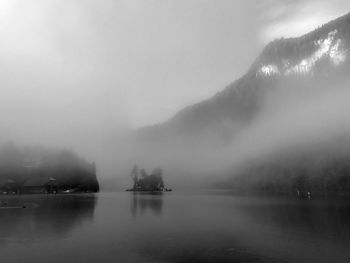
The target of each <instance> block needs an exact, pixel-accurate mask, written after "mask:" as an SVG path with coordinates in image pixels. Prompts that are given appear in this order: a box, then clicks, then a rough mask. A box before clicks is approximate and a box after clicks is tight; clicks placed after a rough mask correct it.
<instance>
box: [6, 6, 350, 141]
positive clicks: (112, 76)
mask: <svg viewBox="0 0 350 263" xmlns="http://www.w3.org/2000/svg"><path fill="white" fill-rule="evenodd" d="M347 10H350V1H348V0H332V1H322V0H321V1H313V0H309V1H307V0H303V1H301V0H250V1H249V0H230V1H228V0H220V1H214V0H210V1H209V0H173V1H169V0H157V1H155V0H140V1H134V0H125V1H118V0H114V1H112V0H79V1H78V0H21V1H19V0H0V71H1V73H0V89H1V96H0V120H1V122H0V123H1V130H2V133H1V134H0V135H1V136H2V138H0V139H2V140H8V139H12V140H16V141H17V140H18V141H20V142H30V143H33V142H38V143H44V144H45V143H46V142H55V143H57V144H59V143H61V144H63V145H64V144H66V145H67V144H69V143H72V142H74V143H77V144H79V143H84V142H85V141H89V140H98V138H103V137H109V136H113V135H114V134H118V133H119V132H120V131H122V130H124V129H128V128H135V127H140V126H143V125H150V124H154V123H158V122H162V121H164V120H166V119H168V118H169V117H171V116H172V115H173V114H174V113H176V111H178V110H179V109H181V108H182V107H184V106H187V105H189V104H191V103H195V102H198V101H200V100H202V99H205V98H208V97H210V96H211V95H213V94H215V93H216V92H218V91H220V90H222V89H223V88H224V87H225V86H226V85H227V84H229V83H230V82H232V81H234V80H235V79H237V78H238V77H240V76H241V75H242V74H243V73H244V72H245V71H246V70H247V69H248V67H249V65H250V63H251V62H252V61H253V60H254V59H255V58H256V56H257V55H258V54H259V53H260V52H261V50H262V48H263V46H264V45H265V44H266V43H267V42H269V41H271V40H273V39H274V38H276V37H282V36H285V37H288V36H298V35H301V34H304V33H306V32H308V31H310V30H312V29H314V28H316V27H318V26H319V25H321V24H322V23H325V22H327V21H329V20H331V19H333V18H336V17H337V16H340V15H342V14H345V13H347ZM73 146H74V145H72V147H73Z"/></svg>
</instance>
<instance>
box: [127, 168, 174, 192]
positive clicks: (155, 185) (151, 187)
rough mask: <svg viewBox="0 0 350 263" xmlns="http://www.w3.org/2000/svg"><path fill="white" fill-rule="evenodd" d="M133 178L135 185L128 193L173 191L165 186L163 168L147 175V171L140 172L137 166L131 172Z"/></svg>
mask: <svg viewBox="0 0 350 263" xmlns="http://www.w3.org/2000/svg"><path fill="white" fill-rule="evenodd" d="M139 174H140V175H139ZM131 178H132V179H133V182H134V185H133V187H132V188H131V189H127V190H126V191H131V192H152V193H157V192H158V193H161V192H170V191H172V189H169V188H166V187H165V186H164V181H163V171H162V169H161V168H156V169H154V170H153V172H152V173H151V174H147V172H146V170H145V169H141V170H140V171H139V169H138V167H137V165H135V166H134V168H133V169H132V172H131Z"/></svg>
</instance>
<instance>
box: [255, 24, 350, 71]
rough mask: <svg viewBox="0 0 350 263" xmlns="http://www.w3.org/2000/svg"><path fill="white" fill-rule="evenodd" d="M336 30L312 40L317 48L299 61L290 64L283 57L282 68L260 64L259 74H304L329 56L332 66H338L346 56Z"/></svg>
mask: <svg viewBox="0 0 350 263" xmlns="http://www.w3.org/2000/svg"><path fill="white" fill-rule="evenodd" d="M337 33H338V31H337V30H334V31H332V32H329V33H328V36H327V38H325V39H320V40H318V41H315V42H314V45H315V46H317V47H318V49H317V50H316V51H315V52H314V53H313V54H312V55H311V56H310V57H308V58H305V59H302V60H301V61H300V62H299V63H297V64H295V65H291V63H290V62H289V61H288V60H286V59H283V63H282V64H283V69H279V68H278V66H276V65H272V64H269V65H262V66H261V67H260V68H259V69H258V71H257V73H258V74H257V75H259V76H272V75H277V74H278V75H279V74H283V75H285V76H289V75H300V74H302V75H306V74H309V73H312V71H313V69H314V67H315V65H316V63H317V62H318V61H320V60H321V59H323V58H325V57H329V59H330V61H331V62H332V63H333V65H334V66H339V65H340V64H341V63H343V62H344V61H345V60H346V58H347V53H348V52H347V50H346V49H344V44H343V41H342V39H340V38H338V39H336V35H337Z"/></svg>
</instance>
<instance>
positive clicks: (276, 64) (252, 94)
mask: <svg viewBox="0 0 350 263" xmlns="http://www.w3.org/2000/svg"><path fill="white" fill-rule="evenodd" d="M349 52H350V14H347V15H345V16H342V17H340V18H338V19H336V20H334V21H331V22H329V23H327V24H325V25H323V26H321V27H319V28H318V29H316V30H314V31H312V32H310V33H308V34H305V35H303V36H301V37H298V38H281V39H277V40H274V41H272V42H271V43H269V44H268V45H267V46H266V47H265V48H264V49H263V51H262V53H261V54H260V56H259V57H258V58H257V59H256V60H255V61H254V62H253V64H252V65H251V67H250V68H249V70H248V71H247V73H246V74H245V75H244V76H242V77H241V78H240V79H238V80H236V81H234V82H233V83H232V84H230V85H228V86H227V87H226V88H225V89H223V90H222V91H221V92H219V93H217V94H216V95H215V96H213V97H212V98H210V99H208V100H205V101H202V102H199V103H197V104H195V105H191V106H189V107H186V108H185V109H183V110H181V111H179V112H178V113H177V114H176V115H175V116H174V117H173V118H171V119H169V120H168V121H167V122H165V123H161V124H158V125H155V126H150V127H145V128H142V129H139V130H138V131H137V132H136V133H135V134H134V136H133V143H129V142H130V141H129V142H128V144H132V147H131V148H132V149H131V150H130V152H129V153H130V154H131V157H128V158H129V160H132V161H131V162H133V161H135V162H136V163H138V162H141V163H142V165H143V166H146V167H147V165H148V166H150V167H151V166H152V167H154V166H161V167H163V168H164V170H165V174H169V175H170V176H171V178H176V179H177V180H182V181H183V182H186V183H185V184H196V185H198V184H199V183H201V182H204V181H207V182H210V183H215V184H217V183H219V182H223V183H222V184H221V185H220V186H221V187H222V186H224V187H229V188H235V189H246V190H247V189H250V190H252V189H253V190H258V191H259V190H262V191H271V192H283V193H294V192H295V191H296V189H298V191H299V192H300V193H301V192H305V191H307V192H308V191H311V190H312V192H313V193H319V194H325V193H334V192H350V166H349V165H348V164H349V163H350V137H349V134H350V121H348V116H347V112H350V106H349V105H350V104H349V103H348V98H350V89H349V88H348V87H349V84H350V75H349V72H350V58H349V56H350V54H349ZM179 178H181V179H179ZM199 178H200V179H199ZM168 181H171V180H168ZM189 182H191V183H189Z"/></svg>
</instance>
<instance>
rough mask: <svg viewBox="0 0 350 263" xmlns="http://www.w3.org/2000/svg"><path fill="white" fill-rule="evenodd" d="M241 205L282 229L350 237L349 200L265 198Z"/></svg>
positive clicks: (255, 217) (249, 213)
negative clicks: (274, 199)
mask: <svg viewBox="0 0 350 263" xmlns="http://www.w3.org/2000/svg"><path fill="white" fill-rule="evenodd" d="M239 209H240V210H241V211H242V212H244V213H245V214H247V215H249V216H250V218H254V220H255V221H257V222H259V223H261V224H267V225H273V226H277V227H279V228H280V229H282V230H283V231H288V230H295V228H296V227H297V228H299V229H304V231H305V232H306V231H307V232H308V233H309V234H312V235H314V236H319V237H321V236H327V237H329V236H337V238H346V239H349V237H350V236H349V235H350V204H347V203H344V202H343V203H340V204H337V203H334V202H325V201H322V202H320V201H314V202H313V201H311V202H310V201H295V202H274V201H270V202H266V203H260V204H249V205H241V206H239Z"/></svg>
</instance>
